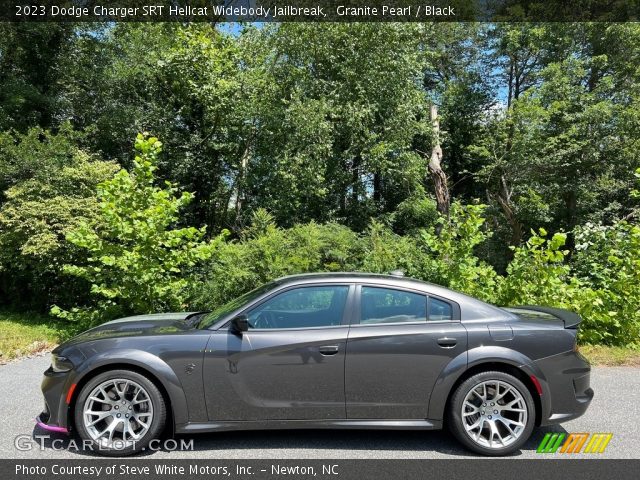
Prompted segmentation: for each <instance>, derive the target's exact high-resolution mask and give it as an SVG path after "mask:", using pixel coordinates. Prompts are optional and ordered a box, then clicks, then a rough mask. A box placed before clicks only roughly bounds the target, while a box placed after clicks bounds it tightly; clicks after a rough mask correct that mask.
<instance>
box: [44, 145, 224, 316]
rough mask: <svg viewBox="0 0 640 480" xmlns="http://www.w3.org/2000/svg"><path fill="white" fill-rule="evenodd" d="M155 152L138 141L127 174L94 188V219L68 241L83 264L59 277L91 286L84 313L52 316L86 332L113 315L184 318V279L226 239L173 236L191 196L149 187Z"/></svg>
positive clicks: (186, 231)
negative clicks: (180, 313)
mask: <svg viewBox="0 0 640 480" xmlns="http://www.w3.org/2000/svg"><path fill="white" fill-rule="evenodd" d="M161 146H162V144H161V143H160V142H159V141H158V140H157V139H156V138H154V137H146V136H143V135H138V137H137V139H136V142H135V149H136V150H137V152H138V154H137V155H136V157H135V160H134V167H133V170H132V172H131V173H129V172H128V171H126V170H124V169H123V170H121V171H120V172H118V173H117V174H116V175H115V176H114V177H113V178H112V179H110V180H107V181H105V182H103V183H101V184H100V185H99V186H98V202H99V216H98V218H97V219H96V220H95V221H94V222H91V223H90V222H81V223H80V225H79V226H78V227H77V228H75V229H73V230H71V231H70V232H68V233H67V240H69V242H70V243H71V244H73V245H75V246H76V247H77V248H79V249H82V250H84V251H86V254H87V262H86V264H77V263H70V264H67V265H65V266H64V271H65V273H67V274H69V275H72V276H74V277H79V278H82V279H85V280H86V281H88V282H90V283H91V294H92V302H91V303H90V304H89V305H85V306H80V307H75V308H73V309H71V310H64V309H62V308H60V307H58V306H55V307H54V308H52V313H53V314H54V315H57V316H59V317H62V318H66V319H69V320H75V321H81V322H83V323H87V324H93V323H97V322H100V321H103V320H108V319H110V318H113V317H115V316H118V315H125V314H134V313H148V312H154V311H167V310H184V309H185V307H186V304H185V300H186V296H187V286H188V285H189V283H190V280H191V279H190V274H191V272H192V270H193V269H194V267H195V266H196V264H197V263H198V262H201V261H204V260H206V259H208V258H209V257H210V256H211V255H212V254H213V253H214V252H215V250H216V249H217V248H218V246H219V245H220V243H222V241H223V239H224V236H225V235H226V232H223V233H222V234H220V235H219V236H218V237H215V238H214V239H213V240H212V241H208V242H205V241H203V238H204V235H205V229H204V228H201V229H196V228H193V227H187V228H173V227H174V226H175V224H176V223H177V222H178V219H179V211H180V209H182V208H183V207H184V206H185V205H187V204H188V203H189V202H190V201H191V199H192V195H191V194H190V193H186V192H183V193H182V194H180V195H177V188H176V187H175V186H173V185H172V184H170V183H168V182H167V183H166V185H165V188H159V187H157V186H155V184H154V181H155V176H154V172H155V170H156V164H157V156H158V154H159V153H160V151H161Z"/></svg>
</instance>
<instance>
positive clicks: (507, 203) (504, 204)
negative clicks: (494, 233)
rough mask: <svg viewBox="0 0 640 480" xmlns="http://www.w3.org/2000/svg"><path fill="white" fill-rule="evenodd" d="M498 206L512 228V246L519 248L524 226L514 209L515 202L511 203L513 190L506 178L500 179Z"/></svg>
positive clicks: (496, 197)
mask: <svg viewBox="0 0 640 480" xmlns="http://www.w3.org/2000/svg"><path fill="white" fill-rule="evenodd" d="M495 199H496V201H497V202H498V205H500V208H501V209H502V213H503V214H504V216H505V218H506V219H507V222H508V223H509V226H510V227H511V239H510V242H509V243H510V244H511V245H513V246H516V247H517V246H518V245H520V243H521V242H522V237H523V230H522V224H521V223H520V221H519V220H518V217H517V216H516V213H515V211H514V208H513V202H512V201H511V190H510V189H509V186H508V185H507V179H506V178H505V177H504V175H503V176H502V177H500V190H499V191H498V194H497V195H496V196H495Z"/></svg>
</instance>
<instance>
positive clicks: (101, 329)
mask: <svg viewBox="0 0 640 480" xmlns="http://www.w3.org/2000/svg"><path fill="white" fill-rule="evenodd" d="M198 313H199V312H179V313H154V314H149V315H135V316H132V317H125V318H119V319H117V320H112V321H110V322H107V323H103V324H102V325H99V326H97V327H94V328H92V329H90V330H87V331H86V332H83V333H81V334H80V335H76V336H75V337H73V338H72V339H70V340H68V341H66V342H65V343H63V344H62V345H60V346H59V347H58V348H57V349H56V350H58V349H62V348H64V347H68V346H70V345H73V344H77V343H82V342H87V341H91V340H102V339H105V338H118V337H140V336H151V335H172V334H176V333H181V332H185V331H188V330H193V328H194V327H193V325H192V324H191V322H188V321H185V320H187V319H189V317H193V316H194V315H198Z"/></svg>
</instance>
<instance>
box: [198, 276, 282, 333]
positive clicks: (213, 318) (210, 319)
mask: <svg viewBox="0 0 640 480" xmlns="http://www.w3.org/2000/svg"><path fill="white" fill-rule="evenodd" d="M276 285H277V283H276V282H269V283H265V284H264V285H262V286H260V287H258V288H256V289H254V290H251V291H250V292H247V293H245V294H244V295H241V296H239V297H238V298H234V299H233V300H231V301H230V302H228V303H225V304H224V305H221V306H220V307H218V308H216V309H214V310H213V311H212V312H211V313H209V314H207V315H206V316H205V317H204V318H203V319H202V320H201V321H200V323H199V324H198V328H201V329H204V328H209V327H210V326H211V325H213V324H215V323H216V322H219V321H220V320H222V319H223V318H224V317H226V316H227V315H229V314H230V313H231V312H233V311H234V310H237V309H239V308H240V307H242V306H243V305H244V304H246V303H249V302H251V301H252V300H253V299H254V298H257V297H259V296H260V295H262V294H263V293H266V292H268V291H269V290H271V289H272V288H273V287H274V286H276Z"/></svg>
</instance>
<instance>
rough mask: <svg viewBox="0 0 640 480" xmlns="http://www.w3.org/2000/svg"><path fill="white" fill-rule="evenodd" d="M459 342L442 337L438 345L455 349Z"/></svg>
mask: <svg viewBox="0 0 640 480" xmlns="http://www.w3.org/2000/svg"><path fill="white" fill-rule="evenodd" d="M457 343H458V341H457V340H456V339H455V338H451V337H442V338H439V339H438V345H440V346H441V347H442V348H453V347H455V346H456V344H457Z"/></svg>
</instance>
